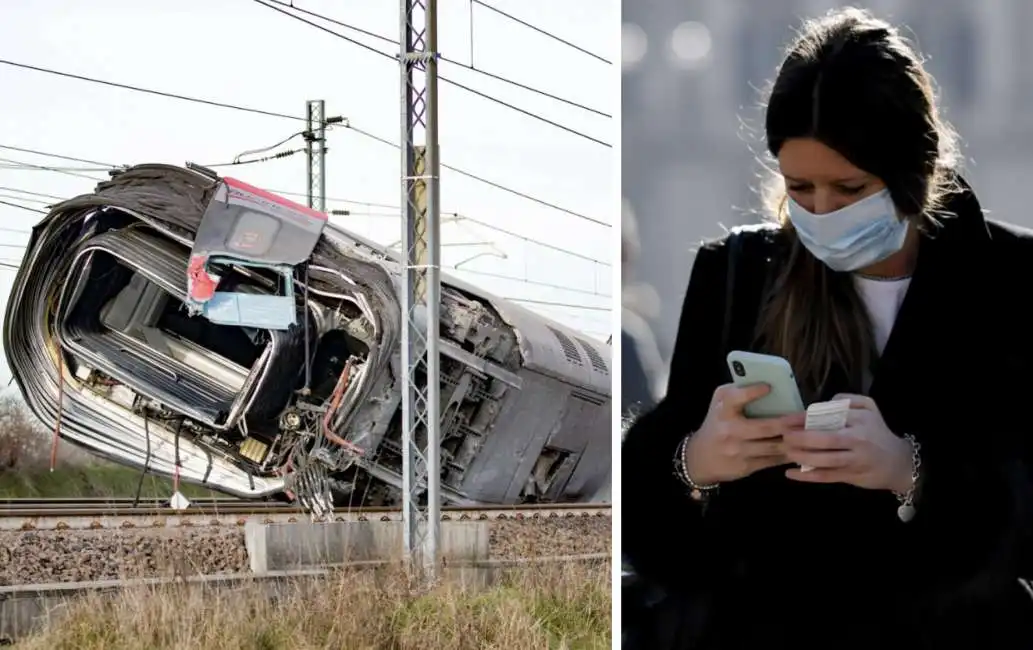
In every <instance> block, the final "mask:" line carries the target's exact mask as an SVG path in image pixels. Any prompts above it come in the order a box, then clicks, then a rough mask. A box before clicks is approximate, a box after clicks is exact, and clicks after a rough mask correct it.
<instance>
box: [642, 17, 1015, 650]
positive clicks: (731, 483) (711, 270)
mask: <svg viewBox="0 0 1033 650" xmlns="http://www.w3.org/2000/svg"><path fill="white" fill-rule="evenodd" d="M765 122H766V123H765V131H766V140H767V147H768V151H769V153H770V154H771V155H772V156H773V157H774V158H775V159H776V160H777V162H778V167H779V171H780V173H781V178H780V179H777V180H778V186H779V192H778V193H777V195H775V196H774V197H773V198H774V199H775V201H774V202H773V204H772V205H773V209H772V216H773V217H774V218H773V223H771V224H762V225H758V226H751V227H746V228H742V229H740V230H738V231H736V232H733V233H732V234H731V235H729V236H728V237H725V238H722V239H721V240H718V241H714V242H709V243H707V244H705V245H704V246H703V247H702V248H701V249H700V250H699V252H698V253H697V256H696V261H695V264H694V266H693V269H692V274H691V279H690V282H689V287H688V291H687V295H686V297H685V301H684V304H683V310H682V316H681V321H680V324H679V332H678V336H677V342H676V346H675V352H674V356H673V360H672V363H671V367H670V373H669V377H670V379H669V383H668V387H667V394H666V396H665V397H664V399H663V400H662V401H661V402H660V403H659V404H658V405H657V406H656V407H655V408H654V409H652V410H650V411H649V412H648V413H645V414H643V415H642V416H641V417H640V418H639V419H638V420H637V421H636V422H635V423H634V424H633V425H632V426H631V428H630V430H629V431H628V432H627V435H626V438H625V442H624V445H623V452H622V454H623V456H622V476H623V481H622V490H623V493H622V499H623V502H624V503H626V504H633V505H634V507H627V508H624V509H623V511H622V540H623V542H622V545H623V557H624V559H626V560H627V562H628V563H629V564H630V565H631V567H632V569H633V570H634V572H635V573H636V574H637V576H638V578H639V580H640V581H641V582H643V583H645V584H646V585H648V586H650V589H645V590H641V591H637V592H635V594H633V596H634V597H636V598H638V600H637V601H636V602H634V603H632V604H628V603H627V601H626V603H625V605H624V608H625V609H624V623H625V629H624V630H622V632H623V633H624V635H625V642H626V646H628V647H631V646H635V647H642V648H656V649H664V648H685V649H689V648H691V649H694V650H732V649H740V648H743V649H746V648H794V649H800V650H804V649H808V648H823V649H828V650H852V649H861V648H865V649H868V648H906V649H908V650H915V649H920V648H949V647H959V648H960V647H973V648H981V649H984V650H986V649H1012V648H1015V649H1018V648H1033V598H1031V596H1030V592H1029V591H1028V590H1027V585H1026V584H1025V583H1024V582H1023V581H1022V580H1020V578H1022V577H1023V576H1024V575H1029V573H1028V569H1029V563H1030V559H1031V558H1030V553H1031V551H1033V547H1031V541H1033V540H1031V535H1030V529H1031V527H1033V485H1031V479H1030V473H1029V470H1028V468H1027V465H1026V462H1025V461H1026V459H1027V458H1028V451H1029V449H1028V447H1029V445H1030V442H1029V440H1031V439H1033V431H1030V424H1029V416H1028V412H1027V411H1026V405H1027V404H1028V403H1029V400H1030V399H1031V397H1033V374H1031V369H1033V364H1031V363H1030V361H1031V353H1030V352H1031V351H1030V343H1029V331H1030V328H1029V322H1030V319H1029V318H1028V316H1027V311H1028V309H1029V308H1028V306H1027V305H1025V304H1024V303H1025V298H1024V291H1025V289H1026V287H1027V286H1029V280H1030V279H1031V278H1030V276H1031V274H1030V272H1029V270H1028V266H1027V265H1028V263H1029V260H1033V238H1031V234H1030V233H1028V232H1026V231H1022V230H1019V229H1017V228H1015V227H1012V226H1007V225H1004V224H1001V223H997V222H994V221H991V220H988V219H985V218H984V215H983V210H982V209H981V207H980V203H979V201H978V200H977V198H976V196H975V193H974V192H973V190H972V189H971V187H970V186H969V185H968V184H967V183H966V182H965V180H964V179H963V178H962V177H961V175H960V174H959V173H958V166H957V163H956V161H955V157H954V151H955V146H956V145H955V137H954V135H953V134H952V132H951V130H950V129H949V128H948V127H947V125H946V124H945V123H944V122H943V121H942V120H941V119H940V117H939V115H938V110H937V107H936V104H935V101H934V93H933V90H932V82H931V79H930V78H929V76H928V74H927V73H926V72H925V70H924V69H923V66H922V62H921V60H920V58H919V55H918V54H917V53H916V52H915V51H914V50H913V49H912V48H911V47H910V46H909V44H908V43H907V42H906V41H905V40H904V39H903V38H902V37H901V36H900V35H899V34H898V32H897V30H896V29H895V28H893V27H892V26H891V25H889V24H887V23H885V22H883V21H881V20H878V19H876V18H874V17H873V16H872V15H870V14H869V13H867V12H865V11H861V10H857V9H843V10H838V11H835V12H831V13H830V14H828V15H827V16H825V17H823V18H820V19H817V20H813V21H809V22H808V23H806V24H805V26H804V27H803V29H802V30H801V32H800V34H799V35H798V37H797V39H796V40H795V42H794V43H793V44H792V45H791V46H790V47H789V49H788V52H787V54H786V57H785V59H784V60H783V62H782V64H781V67H780V69H779V71H778V73H777V76H776V79H775V80H774V84H773V87H772V90H771V93H770V97H769V100H768V103H767V108H766V118H765ZM733 241H734V242H735V243H736V250H737V251H738V253H737V255H736V257H735V260H736V261H735V262H734V266H733V267H732V270H734V276H731V277H734V285H732V289H731V291H729V286H728V284H727V280H728V278H729V277H730V276H729V270H730V264H729V250H730V243H732V242H733ZM731 298H734V300H732V301H731V303H729V300H730V299H731ZM726 308H727V309H726ZM722 342H725V343H724V345H722ZM735 349H739V350H747V351H753V352H761V353H767V354H774V355H778V356H781V357H784V358H786V359H787V360H788V361H789V362H790V363H791V365H792V367H793V369H794V372H795V375H796V377H797V381H798V383H799V385H800V389H801V394H802V395H803V397H804V400H805V402H807V403H810V402H815V401H825V400H830V399H833V398H843V397H845V398H847V399H849V400H850V405H851V408H850V411H849V416H848V422H847V426H846V427H845V428H844V429H841V430H838V431H834V432H826V431H807V430H804V428H803V424H804V420H805V418H804V415H803V414H794V415H789V416H785V417H780V418H768V419H747V418H745V417H744V416H743V413H742V407H743V406H744V405H745V404H747V403H748V402H750V401H752V400H754V399H756V398H758V397H760V396H762V395H763V394H765V392H766V391H767V390H768V387H767V386H765V385H754V386H750V387H745V388H736V387H734V386H733V385H731V384H729V383H727V382H728V381H729V376H728V370H727V366H726V361H725V356H726V354H727V352H728V351H730V350H735ZM804 466H809V468H813V469H810V471H804V470H803V468H804ZM627 596H628V594H627V593H626V594H625V597H627Z"/></svg>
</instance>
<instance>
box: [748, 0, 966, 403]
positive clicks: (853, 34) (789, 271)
mask: <svg viewBox="0 0 1033 650" xmlns="http://www.w3.org/2000/svg"><path fill="white" fill-rule="evenodd" d="M765 130H766V135H767V144H768V151H769V152H770V153H771V155H772V156H775V157H777V156H778V153H779V151H780V150H781V148H782V145H783V144H784V143H785V142H786V140H788V139H791V138H813V139H815V140H817V141H819V142H821V143H823V144H825V145H826V146H828V147H830V148H832V149H834V150H835V151H836V152H838V153H839V154H840V155H842V156H843V157H844V158H846V159H847V160H848V161H850V162H851V163H852V164H853V165H854V166H856V167H858V168H860V169H863V170H864V171H866V172H868V173H870V174H873V175H875V176H877V177H879V178H880V179H881V180H882V181H883V182H884V183H885V184H886V187H887V189H888V190H889V193H890V196H891V197H892V198H893V202H894V204H895V205H896V207H897V209H898V211H899V212H900V214H901V215H902V216H903V217H904V218H907V219H910V220H911V221H912V223H913V224H914V225H916V226H918V227H923V226H924V225H925V224H926V223H927V220H929V219H931V216H930V213H931V212H932V211H934V210H935V209H937V208H938V207H939V206H940V205H941V201H942V200H943V198H944V197H945V195H946V194H947V193H948V192H949V191H950V188H951V182H950V179H951V178H952V175H951V168H952V167H953V165H954V151H955V139H954V134H953V132H952V131H951V130H950V129H949V128H948V127H947V126H946V124H944V123H943V122H942V121H941V120H940V118H939V115H938V113H937V110H936V101H935V94H934V92H933V86H932V80H931V78H930V77H929V75H928V74H927V73H926V71H925V70H924V69H923V67H922V61H921V59H920V57H919V55H918V54H917V52H916V51H915V50H914V49H912V48H911V47H910V46H909V44H908V43H907V41H906V40H905V39H904V38H903V37H901V36H900V34H899V33H898V32H897V30H896V29H894V28H893V27H892V26H891V25H889V24H888V23H886V22H884V21H882V20H879V19H877V18H875V17H873V16H872V15H871V14H870V13H868V12H866V11H863V10H860V9H855V8H846V9H839V10H835V11H832V12H830V13H828V14H827V15H826V16H824V17H822V18H819V19H817V20H812V21H809V22H807V23H806V24H805V25H804V27H803V29H802V30H801V32H800V34H799V36H798V37H797V38H796V40H795V41H794V42H793V43H792V45H791V46H790V47H789V50H788V52H787V55H786V58H785V60H784V61H783V63H782V65H781V68H780V70H779V72H778V75H777V77H776V79H775V82H774V85H773V86H772V89H771V93H770V97H769V99H768V104H767V115H766V119H765ZM784 203H785V191H784V188H783V189H782V191H781V193H780V196H779V197H778V199H777V204H778V207H777V208H776V209H777V213H776V214H777V216H778V218H779V220H780V222H781V223H782V226H783V229H784V230H785V232H786V234H787V236H788V238H789V240H790V242H791V252H790V254H789V260H788V263H787V264H786V266H785V267H784V269H783V271H782V273H781V275H780V277H779V278H778V280H777V281H776V283H775V288H774V290H773V291H772V293H771V295H770V296H769V300H768V302H767V304H766V305H765V308H764V310H763V311H762V314H761V319H760V322H759V324H758V335H759V337H760V338H761V340H762V341H763V342H764V345H765V347H767V348H768V349H769V350H770V351H772V352H774V353H777V354H781V355H782V356H785V357H786V358H788V359H789V361H790V362H791V363H792V364H793V366H794V368H795V369H796V374H797V376H798V377H799V379H800V382H801V385H802V388H803V389H804V392H805V393H807V394H808V396H809V397H810V398H814V397H816V396H817V395H818V394H819V393H820V392H821V391H822V389H823V387H824V384H825V383H826V381H827V379H828V377H829V374H830V372H831V371H832V368H833V367H839V368H842V369H843V370H844V371H845V372H846V374H847V375H848V381H849V383H850V384H851V385H850V390H855V391H859V390H860V388H861V382H862V377H863V375H864V371H865V370H867V369H868V366H869V363H870V361H871V358H872V354H873V352H874V351H873V343H872V336H871V332H870V325H869V320H868V316H867V313H866V311H865V309H864V306H863V304H861V301H860V299H859V297H858V295H857V292H856V290H855V288H854V286H853V282H852V280H851V278H850V275H849V274H848V273H837V272H835V271H832V270H831V269H829V268H828V267H827V266H825V265H824V264H822V263H821V262H820V261H819V260H817V259H815V258H814V257H813V256H812V255H811V254H810V253H809V252H808V251H807V250H806V249H805V248H804V247H803V246H802V245H801V244H800V242H799V240H798V239H797V237H796V235H795V233H794V232H793V229H792V225H791V224H790V223H789V221H788V219H787V218H786V215H785V211H784Z"/></svg>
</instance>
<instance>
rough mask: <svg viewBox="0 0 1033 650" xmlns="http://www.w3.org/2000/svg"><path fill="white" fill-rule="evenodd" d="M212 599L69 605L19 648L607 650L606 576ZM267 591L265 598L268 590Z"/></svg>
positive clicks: (168, 593) (152, 591)
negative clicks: (480, 586)
mask: <svg viewBox="0 0 1033 650" xmlns="http://www.w3.org/2000/svg"><path fill="white" fill-rule="evenodd" d="M279 589H280V591H279V595H278V596H276V597H273V598H270V597H269V596H268V595H265V594H264V592H262V591H261V590H260V587H259V586H258V583H254V584H249V585H247V586H245V587H242V588H240V589H235V590H227V591H222V592H219V593H212V592H208V593H205V592H203V591H202V590H201V589H200V588H198V587H187V586H182V585H180V586H175V587H162V588H147V589H141V590H138V591H133V592H131V593H124V594H122V595H120V596H117V597H114V598H108V599H105V598H103V597H101V596H91V597H87V598H85V599H83V600H80V601H78V602H76V603H73V604H72V605H70V608H69V610H68V611H67V612H65V613H64V614H62V615H60V616H59V617H56V618H55V620H54V624H53V625H52V626H50V629H49V630H48V631H46V632H45V633H42V634H41V635H39V636H37V637H34V638H29V639H26V640H24V641H23V642H22V643H20V644H18V646H17V647H19V648H25V649H26V650H73V649H74V650H102V649H103V650H144V649H146V650H165V649H173V648H174V649H177V650H179V649H183V650H187V649H189V650H208V649H213V650H214V649H219V650H237V649H239V650H314V649H316V648H334V649H342V650H351V649H360V648H362V649H367V648H368V649H375V650H381V649H383V650H416V649H425V648H426V649H434V650H487V649H492V648H495V649H500V650H501V649H505V650H524V649H526V650H543V649H547V648H564V649H571V650H574V649H578V650H580V649H585V650H595V649H600V650H601V649H603V648H609V647H610V638H611V637H610V602H611V601H610V597H611V589H610V568H609V565H608V563H607V564H601V565H579V564H571V565H563V566H552V567H547V568H546V567H541V568H532V569H527V570H521V571H516V570H514V571H512V572H510V573H507V574H505V575H503V576H500V579H499V580H498V581H496V584H495V586H493V587H490V588H485V589H479V590H474V589H463V588H461V587H460V586H458V585H457V584H455V583H445V584H443V585H441V586H438V587H437V588H435V589H433V590H432V591H430V592H427V593H424V594H417V593H411V592H410V591H409V589H408V588H407V585H406V582H405V580H404V576H403V574H402V573H401V572H400V570H398V569H390V570H388V569H384V570H379V571H363V572H349V573H342V574H340V575H338V576H335V577H334V578H332V579H322V580H320V581H308V582H300V581H299V582H295V583H292V584H290V585H289V586H287V585H284V586H281V587H280V588H279ZM266 593H267V592H266Z"/></svg>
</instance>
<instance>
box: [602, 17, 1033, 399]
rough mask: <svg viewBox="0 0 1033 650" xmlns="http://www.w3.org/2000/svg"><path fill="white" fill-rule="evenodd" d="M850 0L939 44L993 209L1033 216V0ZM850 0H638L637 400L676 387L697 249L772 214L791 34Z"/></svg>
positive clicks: (628, 242)
mask: <svg viewBox="0 0 1033 650" xmlns="http://www.w3.org/2000/svg"><path fill="white" fill-rule="evenodd" d="M852 4H853V6H857V7H861V8H865V9H869V10H871V11H873V12H874V13H876V14H877V15H878V16H879V17H881V18H883V19H886V20H889V21H890V22H892V23H894V24H896V25H898V26H900V27H901V28H902V31H903V33H904V34H905V35H906V36H907V37H908V38H909V39H910V40H912V42H914V43H916V44H917V45H918V48H919V50H920V51H921V52H922V53H923V54H924V55H925V57H926V59H927V62H926V67H927V69H928V70H929V71H930V72H931V73H932V74H933V76H934V77H935V80H936V83H937V85H938V89H939V94H940V108H941V113H942V115H943V116H944V117H945V118H946V119H947V120H948V121H949V122H950V123H951V124H952V125H953V126H954V127H955V128H956V129H957V130H958V131H959V133H960V136H961V144H962V151H961V153H962V155H963V156H964V163H963V165H964V169H963V173H964V175H965V176H966V178H967V179H968V180H969V181H970V182H971V183H972V184H973V185H974V187H975V190H976V192H977V194H978V196H979V197H980V200H981V202H982V204H983V207H984V208H985V209H987V210H988V211H989V213H990V214H989V216H990V217H991V218H995V219H1000V220H1002V221H1008V222H1011V223H1016V224H1020V225H1023V226H1033V213H1031V211H1030V210H1029V207H1028V198H1027V197H1028V194H1027V191H1026V189H1025V188H1026V186H1027V185H1028V184H1029V183H1030V182H1031V181H1033V156H1031V154H1033V111H1031V110H1030V108H1031V107H1033V39H1031V38H1030V33H1029V28H1030V26H1033V1H1031V0H983V1H981V2H975V1H973V0H878V1H872V2H857V3H852ZM841 6H844V5H843V4H842V3H837V2H827V1H824V0H693V1H692V2H684V1H674V0H624V2H623V29H622V67H623V89H622V121H623V135H622V137H623V142H622V147H623V158H622V170H621V171H622V175H623V176H622V187H623V190H622V191H623V195H624V211H623V221H624V224H623V228H622V230H623V233H624V237H625V263H624V276H623V283H624V287H623V294H622V295H623V303H624V305H623V306H624V309H623V320H622V323H623V326H624V330H625V331H624V341H623V346H624V347H622V354H623V359H624V361H623V367H624V368H625V373H624V375H625V376H624V377H623V378H622V380H623V384H624V385H623V387H622V390H623V392H624V396H625V398H624V400H623V401H624V406H625V407H627V406H628V405H629V402H632V401H638V399H636V398H641V397H643V396H647V395H648V391H650V390H651V391H652V395H653V396H654V397H655V396H657V395H658V394H662V392H663V389H664V386H665V385H666V376H665V372H666V368H667V363H668V362H669V359H670V355H671V350H672V347H673V345H674V337H675V333H676V330H677V325H678V318H679V316H680V310H681V303H682V298H683V295H684V292H685V288H686V284H687V282H688V278H689V272H690V270H691V268H692V261H693V250H694V248H695V247H696V246H697V245H698V244H699V242H700V240H701V239H702V238H706V237H713V236H719V235H721V234H722V232H723V229H722V226H724V227H730V226H733V225H738V224H743V223H751V222H755V221H757V220H758V219H759V216H758V215H757V214H755V213H751V211H755V210H757V209H758V208H759V205H758V200H757V197H756V194H755V190H756V189H757V187H758V183H759V182H760V176H759V173H760V171H761V166H760V163H759V162H758V161H757V157H758V155H760V154H763V153H764V152H765V147H764V140H763V113H762V112H761V110H760V108H759V106H760V102H761V101H762V97H763V96H762V94H761V90H762V89H764V88H765V87H766V86H767V84H768V82H769V81H770V80H771V79H772V78H773V77H774V75H775V73H776V71H777V67H778V64H779V63H780V61H781V58H782V51H783V49H784V47H785V45H787V44H788V43H789V42H790V40H791V39H792V37H793V35H794V33H795V30H796V29H797V28H798V27H799V26H800V23H801V20H802V19H804V18H808V17H814V16H817V15H820V14H823V13H825V12H826V11H828V10H829V9H832V8H836V7H841ZM632 342H633V343H634V348H631V347H630V345H631V343H632Z"/></svg>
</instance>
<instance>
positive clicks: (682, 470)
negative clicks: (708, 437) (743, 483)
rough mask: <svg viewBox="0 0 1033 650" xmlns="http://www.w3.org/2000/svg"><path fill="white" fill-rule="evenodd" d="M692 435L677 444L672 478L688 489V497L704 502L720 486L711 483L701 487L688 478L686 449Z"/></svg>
mask: <svg viewBox="0 0 1033 650" xmlns="http://www.w3.org/2000/svg"><path fill="white" fill-rule="evenodd" d="M693 435H694V434H692V433H690V434H689V435H687V436H685V437H684V438H682V441H681V442H679V443H678V448H677V449H676V450H675V452H674V459H673V460H674V476H675V477H676V478H677V479H678V480H679V481H681V482H682V483H684V484H685V485H686V486H687V487H688V488H689V496H690V497H692V498H693V499H694V500H696V501H704V500H705V499H706V498H707V497H708V496H710V494H712V493H713V492H714V491H715V490H717V488H719V487H720V486H721V484H720V483H712V484H710V485H701V484H699V483H696V482H695V481H693V480H692V477H691V476H689V469H688V463H687V461H688V458H687V453H688V447H689V441H690V440H691V439H692V436H693Z"/></svg>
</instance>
